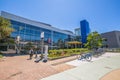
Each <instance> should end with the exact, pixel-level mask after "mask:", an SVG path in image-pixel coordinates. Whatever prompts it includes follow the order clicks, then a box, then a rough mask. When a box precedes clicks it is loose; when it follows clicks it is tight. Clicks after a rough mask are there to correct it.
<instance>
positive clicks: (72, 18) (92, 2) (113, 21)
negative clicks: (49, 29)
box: [0, 0, 120, 33]
mask: <svg viewBox="0 0 120 80" xmlns="http://www.w3.org/2000/svg"><path fill="white" fill-rule="evenodd" d="M0 11H6V12H9V13H12V14H15V15H18V16H21V17H24V18H28V19H31V20H35V21H40V22H43V23H47V24H51V25H52V26H53V27H56V28H59V29H63V30H70V31H73V32H74V29H75V28H79V27H80V21H81V20H84V19H86V20H87V21H88V22H89V25H90V28H91V31H92V32H93V31H98V32H99V33H104V32H109V31H113V30H119V31H120V0H0Z"/></svg>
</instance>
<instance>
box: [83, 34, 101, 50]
mask: <svg viewBox="0 0 120 80" xmlns="http://www.w3.org/2000/svg"><path fill="white" fill-rule="evenodd" d="M101 46H102V37H101V36H100V34H99V33H98V32H92V33H90V34H89V35H88V37H87V43H86V44H85V47H87V48H89V49H94V48H98V47H101Z"/></svg>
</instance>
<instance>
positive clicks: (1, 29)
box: [0, 17, 14, 40]
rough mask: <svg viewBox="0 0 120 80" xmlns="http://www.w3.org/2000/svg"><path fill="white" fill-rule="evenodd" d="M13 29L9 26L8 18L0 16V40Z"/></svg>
mask: <svg viewBox="0 0 120 80" xmlns="http://www.w3.org/2000/svg"><path fill="white" fill-rule="evenodd" d="M13 31H14V29H13V28H11V23H10V21H9V20H8V19H5V18H3V17H0V40H1V39H5V38H7V37H8V36H10V34H11V32H13Z"/></svg>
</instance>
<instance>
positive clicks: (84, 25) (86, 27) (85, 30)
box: [80, 20, 90, 43]
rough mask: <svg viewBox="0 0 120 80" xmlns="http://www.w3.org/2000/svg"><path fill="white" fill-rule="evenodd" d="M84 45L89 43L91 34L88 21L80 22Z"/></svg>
mask: <svg viewBox="0 0 120 80" xmlns="http://www.w3.org/2000/svg"><path fill="white" fill-rule="evenodd" d="M80 26H81V38H82V43H86V42H87V36H88V34H89V33H90V27H89V23H88V22H87V21H86V20H82V21H80Z"/></svg>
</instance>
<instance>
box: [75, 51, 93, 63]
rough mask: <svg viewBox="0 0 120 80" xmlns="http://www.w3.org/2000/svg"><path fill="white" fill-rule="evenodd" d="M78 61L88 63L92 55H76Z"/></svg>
mask: <svg viewBox="0 0 120 80" xmlns="http://www.w3.org/2000/svg"><path fill="white" fill-rule="evenodd" d="M77 59H78V60H83V59H85V60H86V61H88V62H90V61H91V60H92V53H82V54H79V55H77Z"/></svg>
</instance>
